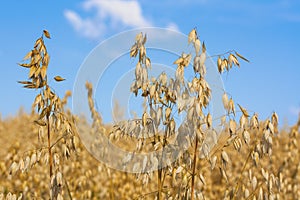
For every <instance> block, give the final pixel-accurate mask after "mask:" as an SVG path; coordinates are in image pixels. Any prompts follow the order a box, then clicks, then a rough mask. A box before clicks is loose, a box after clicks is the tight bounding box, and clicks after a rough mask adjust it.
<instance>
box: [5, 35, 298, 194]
mask: <svg viewBox="0 0 300 200" xmlns="http://www.w3.org/2000/svg"><path fill="white" fill-rule="evenodd" d="M50 38H51V36H50V33H49V32H48V31H46V30H44V31H43V35H42V36H41V37H40V38H38V39H37V40H36V41H35V43H34V45H33V50H31V51H29V53H27V54H26V56H25V58H24V63H20V64H19V65H20V67H23V68H24V70H28V72H29V74H28V77H25V78H24V79H25V81H19V83H20V84H21V85H22V86H24V88H25V89H27V90H28V92H30V90H35V91H38V94H37V95H36V97H35V99H34V100H33V104H32V112H31V113H25V112H23V111H22V110H20V112H19V113H18V115H16V116H13V117H8V118H0V138H1V139H0V145H1V150H0V199H170V200H171V199H251V200H252V199H259V200H263V199H269V200H272V199H299V198H300V178H299V177H300V171H299V169H300V147H299V146H298V143H300V135H299V134H300V133H299V131H300V130H299V127H300V118H299V120H298V122H297V123H296V124H295V125H293V126H291V127H289V128H286V129H280V127H278V124H279V120H280V116H278V115H277V114H276V112H270V116H269V118H267V119H260V118H259V114H257V113H255V112H250V111H249V110H248V109H247V108H245V107H243V106H242V105H240V104H238V102H234V97H231V96H230V95H229V94H227V93H226V91H224V92H223V95H222V96H221V97H220V98H221V100H222V102H223V106H224V109H225V111H226V114H225V115H224V116H222V117H220V118H218V119H216V118H214V116H212V113H210V110H209V109H208V106H209V104H210V100H211V93H212V89H211V87H210V85H209V83H208V82H207V81H206V73H207V72H206V66H205V62H206V59H207V54H206V45H205V43H204V42H200V38H199V37H198V33H197V31H196V30H195V29H193V30H192V31H191V32H190V33H189V35H188V40H187V41H186V42H187V44H188V45H191V46H193V48H194V52H193V53H188V52H186V53H182V55H181V56H179V58H178V59H177V60H175V61H171V62H172V63H173V62H174V65H175V66H176V74H175V77H170V76H169V75H168V74H166V73H164V72H162V73H161V74H160V75H159V76H158V77H149V72H150V71H151V59H150V58H149V57H148V56H147V37H146V34H144V33H140V34H138V35H137V36H136V38H135V43H134V44H133V45H132V47H131V48H130V57H132V58H134V62H136V69H135V79H134V80H133V83H132V84H131V87H129V88H130V91H131V92H132V93H133V94H134V95H135V96H136V97H137V98H142V99H144V104H143V105H144V107H143V112H142V113H143V114H142V115H141V116H138V117H137V118H136V119H130V120H125V121H120V122H116V123H115V124H104V122H103V119H102V116H101V113H99V112H98V111H97V110H96V108H95V102H94V99H93V85H92V84H90V83H89V82H86V85H85V87H86V95H85V97H86V98H87V100H88V106H89V109H90V115H91V118H92V123H88V122H87V120H86V119H85V118H83V117H81V116H76V115H74V114H73V113H72V111H71V110H70V109H68V108H67V102H68V100H69V98H70V96H71V95H72V94H71V92H70V91H67V92H66V94H65V96H64V97H59V96H58V95H57V94H56V93H55V90H54V89H53V88H52V86H51V85H50V83H51V82H50V81H49V80H50V79H52V78H53V79H54V80H55V81H57V82H62V83H61V84H63V81H64V78H63V77H61V76H59V75H57V76H55V77H48V74H47V69H48V64H49V60H50V56H49V54H48V51H47V47H46V43H47V42H49V39H50ZM215 59H216V65H217V66H216V67H217V68H218V72H219V73H220V74H223V73H230V71H231V70H232V69H233V68H235V67H238V68H239V67H241V68H242V64H243V62H249V60H248V59H246V58H245V57H244V56H242V55H241V54H240V53H238V52H236V51H234V50H232V51H228V52H226V53H224V54H220V55H217V56H216V57H215ZM187 67H192V68H193V70H194V77H193V79H192V80H185V79H184V71H185V69H186V68H187ZM258 112H259V111H258ZM180 114H185V116H186V120H184V121H183V122H182V123H181V124H178V122H177V120H176V118H175V115H180ZM216 120H218V121H219V123H220V124H221V125H222V127H223V128H222V130H221V131H219V132H218V133H217V131H216V130H215V129H214V126H213V122H214V121H216ZM83 133H84V135H85V136H89V137H91V138H93V139H91V140H89V142H90V143H89V145H86V144H83V139H84V138H82V135H83ZM100 136H102V137H100ZM103 136H104V137H105V138H107V139H108V140H107V141H109V143H111V144H114V145H115V146H118V147H119V148H122V149H127V150H128V151H131V152H134V153H128V154H127V155H126V156H125V157H121V158H119V159H115V158H114V157H108V158H105V159H106V160H105V161H106V162H101V161H99V157H101V156H102V157H105V155H107V154H109V152H108V151H109V149H108V148H107V146H105V144H106V143H107V141H106V143H105V141H104V140H103ZM217 136H218V137H217ZM149 152H155V153H153V154H147V153H149ZM98 154H99V155H98ZM138 156H142V157H141V158H142V160H135V158H136V157H138ZM102 161H103V160H102ZM112 162H113V163H115V164H116V166H122V167H123V169H126V170H123V171H122V170H119V169H116V168H111V167H109V166H107V165H106V164H107V163H112Z"/></svg>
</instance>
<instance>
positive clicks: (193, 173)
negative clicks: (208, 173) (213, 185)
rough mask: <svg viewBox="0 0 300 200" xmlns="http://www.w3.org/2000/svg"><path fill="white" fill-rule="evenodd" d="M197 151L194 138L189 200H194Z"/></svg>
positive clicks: (196, 143)
mask: <svg viewBox="0 0 300 200" xmlns="http://www.w3.org/2000/svg"><path fill="white" fill-rule="evenodd" d="M197 149H198V137H197V136H196V142H195V151H194V162H193V172H192V186H191V187H192V191H191V200H194V190H195V175H196V174H195V171H196V164H197Z"/></svg>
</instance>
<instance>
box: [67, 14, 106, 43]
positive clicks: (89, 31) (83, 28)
mask: <svg viewBox="0 0 300 200" xmlns="http://www.w3.org/2000/svg"><path fill="white" fill-rule="evenodd" d="M64 14H65V17H66V18H67V19H68V20H69V22H70V23H71V25H72V26H73V27H74V29H75V30H76V31H78V32H80V33H81V34H82V35H83V36H85V37H87V38H91V39H96V38H98V37H99V35H100V34H101V31H105V27H104V26H103V25H102V24H101V23H95V21H92V20H91V19H82V18H81V17H80V16H79V15H78V14H77V13H76V12H74V11H71V10H66V11H65V13H64Z"/></svg>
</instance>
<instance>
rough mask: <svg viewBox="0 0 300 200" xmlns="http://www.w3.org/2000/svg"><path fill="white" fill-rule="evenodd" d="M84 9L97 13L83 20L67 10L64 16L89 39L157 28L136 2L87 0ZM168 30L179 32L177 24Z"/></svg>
mask: <svg viewBox="0 0 300 200" xmlns="http://www.w3.org/2000/svg"><path fill="white" fill-rule="evenodd" d="M82 9H83V10H84V11H85V12H87V13H89V12H92V11H94V10H95V11H96V13H95V15H94V16H93V17H86V18H83V17H82V16H81V15H80V14H78V13H77V12H75V11H72V10H65V11H64V15H65V17H66V19H67V20H68V21H69V22H70V23H71V25H72V26H73V28H74V29H75V30H76V31H77V32H78V33H80V34H81V35H83V36H85V37H87V38H89V39H99V38H101V37H102V36H103V35H105V34H106V33H107V32H109V31H121V30H124V29H125V28H140V27H150V26H155V24H153V22H152V21H151V20H149V19H147V18H146V17H145V16H144V14H143V10H142V7H141V5H140V3H139V2H138V1H136V0H129V1H124V0H110V1H108V0H86V1H84V2H83V4H82ZM167 28H170V29H175V30H178V26H177V25H176V24H175V23H169V24H168V26H167Z"/></svg>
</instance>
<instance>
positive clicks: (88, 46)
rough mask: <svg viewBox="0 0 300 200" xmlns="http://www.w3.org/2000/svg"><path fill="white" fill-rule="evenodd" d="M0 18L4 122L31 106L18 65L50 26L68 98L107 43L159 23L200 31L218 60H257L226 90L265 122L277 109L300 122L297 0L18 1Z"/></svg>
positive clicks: (53, 64) (52, 71) (53, 68)
mask: <svg viewBox="0 0 300 200" xmlns="http://www.w3.org/2000/svg"><path fill="white" fill-rule="evenodd" d="M29 2H30V3H29ZM149 2H151V3H149ZM0 21H1V33H0V34H1V37H0V60H1V73H0V91H1V95H0V113H1V115H2V116H4V117H5V116H11V115H15V114H16V113H17V111H18V110H19V108H20V107H21V106H23V107H24V108H25V110H26V111H28V110H29V109H30V105H31V103H32V101H33V99H34V95H35V92H34V91H30V90H25V89H23V88H22V86H21V85H19V84H18V83H17V81H18V80H24V79H26V77H27V73H28V72H27V71H26V70H25V69H24V68H21V67H18V66H17V63H18V62H21V61H22V58H23V57H24V55H25V54H26V53H27V52H28V51H29V50H31V48H32V47H33V43H34V41H35V40H36V39H37V38H38V37H39V36H40V35H41V33H42V30H43V29H47V30H49V32H50V33H51V36H52V39H51V40H49V41H47V43H46V44H47V46H48V51H49V53H50V56H51V61H50V68H49V75H50V76H54V75H61V76H63V77H65V78H66V79H67V80H66V81H65V82H62V83H56V82H54V81H51V83H50V84H52V86H53V88H55V90H56V92H57V93H59V94H60V95H63V94H64V91H65V90H68V89H69V90H72V89H73V84H74V80H75V77H76V74H77V71H78V70H79V67H80V65H81V64H82V62H83V60H84V59H85V57H86V56H87V55H88V54H89V52H90V51H91V50H92V49H93V48H94V47H95V46H96V45H97V44H98V43H99V42H101V41H103V40H105V39H106V38H109V37H111V36H112V35H114V34H117V33H119V32H121V31H124V30H130V29H132V28H138V27H143V26H156V27H167V28H172V29H176V30H178V31H181V32H183V33H185V34H188V33H189V31H190V30H191V29H192V28H194V27H197V30H198V33H199V35H200V39H202V40H205V43H206V46H207V51H208V52H209V54H211V55H214V54H219V53H223V52H226V51H227V50H230V49H234V50H236V51H238V52H240V53H241V54H243V55H244V56H245V57H247V58H248V59H249V60H250V61H251V63H249V64H248V63H244V62H243V63H242V64H241V68H240V69H234V70H232V71H231V72H230V73H229V74H225V75H222V77H223V82H224V85H225V88H226V91H227V92H229V93H230V94H231V95H232V96H233V98H234V99H235V101H236V102H239V103H240V104H241V105H243V106H244V107H246V108H248V109H249V110H251V111H255V112H258V113H259V116H260V118H261V119H265V118H266V117H268V116H270V114H271V113H272V112H273V111H276V112H277V113H278V114H279V117H280V121H281V124H283V123H286V122H288V123H289V124H293V123H295V122H296V120H297V118H298V113H299V111H300V93H299V87H300V79H299V75H300V66H299V56H300V54H299V53H300V50H299V47H300V37H299V33H300V2H299V1H297V0H274V1H271V0H268V1H258V0H255V1H238V0H228V1H221V0H199V1H192V0H179V1H171V0H165V1H158V0H153V1H146V0H141V1H132V0H131V1H120V0H111V1H108V0H85V1H84V0H76V1H57V0H53V1H43V2H42V3H41V1H36V0H33V1H16V0H10V1H5V3H4V2H2V3H1V6H0ZM172 62H173V60H170V63H172ZM83 96H84V97H85V96H86V94H83Z"/></svg>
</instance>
